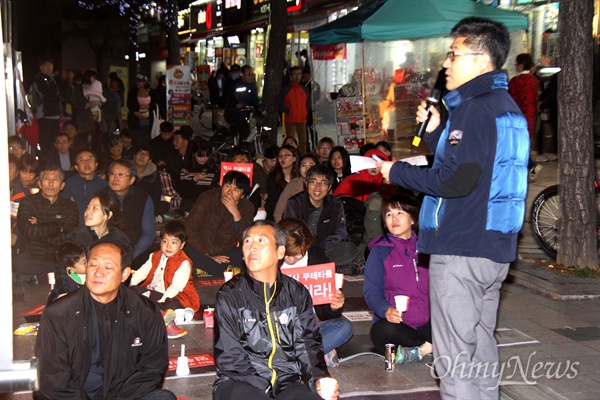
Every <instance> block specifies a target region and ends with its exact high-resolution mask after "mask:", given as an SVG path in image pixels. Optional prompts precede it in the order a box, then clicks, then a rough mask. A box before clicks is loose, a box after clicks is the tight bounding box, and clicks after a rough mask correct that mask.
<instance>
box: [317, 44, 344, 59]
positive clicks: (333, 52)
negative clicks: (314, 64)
mask: <svg viewBox="0 0 600 400" xmlns="http://www.w3.org/2000/svg"><path fill="white" fill-rule="evenodd" d="M311 49H312V54H313V58H314V59H315V60H345V59H346V44H345V43H337V44H326V45H323V46H311Z"/></svg>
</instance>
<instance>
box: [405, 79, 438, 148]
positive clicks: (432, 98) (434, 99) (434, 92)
mask: <svg viewBox="0 0 600 400" xmlns="http://www.w3.org/2000/svg"><path fill="white" fill-rule="evenodd" d="M441 96H442V92H441V90H440V89H436V88H433V89H431V92H429V97H428V98H427V107H425V111H428V112H427V118H426V119H425V121H423V122H422V123H421V125H419V127H418V128H417V132H416V133H415V137H414V139H413V141H412V145H413V146H415V147H419V144H420V143H421V138H423V135H424V134H425V128H427V124H429V120H430V119H431V106H435V105H437V103H439V102H440V97H441Z"/></svg>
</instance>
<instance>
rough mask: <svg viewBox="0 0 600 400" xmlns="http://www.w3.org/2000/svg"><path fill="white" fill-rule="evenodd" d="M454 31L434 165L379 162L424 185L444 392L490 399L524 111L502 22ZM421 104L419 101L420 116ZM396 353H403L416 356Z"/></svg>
mask: <svg viewBox="0 0 600 400" xmlns="http://www.w3.org/2000/svg"><path fill="white" fill-rule="evenodd" d="M451 36H452V37H454V42H453V43H452V46H451V47H450V51H449V52H448V55H447V58H446V61H445V62H444V67H445V68H447V70H446V78H447V80H446V88H447V89H448V90H449V91H450V92H449V93H448V94H447V95H446V96H445V97H444V105H445V106H446V107H447V108H448V112H449V119H448V121H447V123H446V124H445V125H442V124H440V113H439V112H438V110H436V109H435V108H434V107H431V108H430V112H431V120H430V121H429V124H428V125H427V127H426V131H427V132H428V134H427V135H425V139H426V140H427V142H428V144H429V147H430V148H431V149H432V150H434V152H435V160H434V162H433V166H432V167H431V168H425V169H421V168H419V167H414V166H411V165H408V164H407V163H403V162H396V163H393V162H379V163H378V167H380V168H381V172H382V173H383V176H384V178H385V179H388V180H389V181H390V182H391V183H392V184H394V185H399V186H403V187H406V188H409V189H412V190H418V191H420V192H422V193H424V194H425V195H426V196H425V198H424V200H423V205H422V207H421V214H420V218H419V228H420V229H419V244H418V250H419V251H420V252H423V253H427V254H431V262H430V265H429V278H430V296H431V325H432V331H433V348H434V366H435V369H436V372H437V374H438V376H439V377H440V378H441V385H440V392H441V394H442V398H444V399H446V398H449V399H450V398H452V399H497V398H498V378H499V377H498V376H497V375H494V374H491V373H490V371H491V370H492V369H493V368H494V363H497V362H498V350H497V348H496V341H495V339H494V329H495V327H496V315H497V311H498V302H499V300H500V288H501V285H502V281H504V279H505V277H506V274H507V273H508V267H509V263H510V262H511V261H513V260H514V259H515V258H516V254H517V234H518V233H519V230H520V229H521V226H522V224H523V216H524V212H525V196H526V194H527V161H528V158H529V137H528V132H527V121H526V120H525V118H524V117H523V115H522V114H521V111H520V110H519V107H518V106H517V104H516V103H515V102H514V101H513V99H512V98H511V96H510V95H509V94H508V78H507V76H506V73H505V72H504V71H502V70H500V68H502V65H503V64H504V62H505V61H506V57H507V54H508V51H509V49H510V36H509V34H508V31H507V30H506V28H505V27H504V26H503V25H502V24H500V23H497V22H493V21H490V20H487V19H483V18H477V17H469V18H465V19H463V20H462V21H460V22H459V23H458V24H457V25H456V26H455V27H454V28H453V29H452V31H451ZM427 113H428V111H427V110H426V108H425V104H424V103H423V104H422V105H421V106H420V107H419V109H418V111H417V122H419V123H422V122H423V121H425V120H426V118H427ZM399 350H401V349H399ZM397 354H399V355H401V356H400V358H402V356H407V357H408V358H409V360H408V361H410V358H411V357H413V356H416V357H421V355H420V354H416V355H415V354H406V353H405V352H402V351H398V352H397ZM397 361H404V360H402V359H400V360H399V359H398V357H397ZM460 371H467V372H466V373H461V372H460ZM465 374H466V376H465Z"/></svg>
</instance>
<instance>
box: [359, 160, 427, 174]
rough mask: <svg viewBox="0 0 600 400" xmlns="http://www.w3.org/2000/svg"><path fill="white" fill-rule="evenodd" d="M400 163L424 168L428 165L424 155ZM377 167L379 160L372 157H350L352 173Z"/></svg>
mask: <svg viewBox="0 0 600 400" xmlns="http://www.w3.org/2000/svg"><path fill="white" fill-rule="evenodd" d="M398 161H402V162H407V163H409V164H411V165H417V166H423V165H427V157H425V156H424V155H419V156H413V157H406V158H401V159H400V160H398ZM376 167H377V160H375V159H373V158H370V157H363V156H350V171H351V172H352V173H353V174H354V173H355V172H358V171H362V170H363V169H370V168H376Z"/></svg>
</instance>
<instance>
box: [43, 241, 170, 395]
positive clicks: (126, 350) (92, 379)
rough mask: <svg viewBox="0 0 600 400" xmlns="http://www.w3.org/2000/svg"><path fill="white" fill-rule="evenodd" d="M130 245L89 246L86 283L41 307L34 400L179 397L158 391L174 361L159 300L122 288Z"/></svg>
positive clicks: (130, 256)
mask: <svg viewBox="0 0 600 400" xmlns="http://www.w3.org/2000/svg"><path fill="white" fill-rule="evenodd" d="M131 259H132V255H131V248H129V246H126V245H123V244H121V243H117V242H110V241H100V242H99V243H97V244H96V245H94V247H92V248H91V249H90V253H89V256H88V265H87V270H86V283H85V286H84V287H82V288H81V289H79V290H78V291H76V292H74V293H73V294H71V295H69V296H66V297H65V298H63V299H61V300H60V301H57V302H55V303H53V304H51V305H50V306H48V308H46V310H45V311H44V314H43V315H42V319H41V322H40V329H39V331H38V335H37V341H36V349H35V355H36V357H37V358H38V360H39V367H40V388H39V391H38V392H36V393H35V394H34V398H36V399H134V398H135V399H142V398H143V399H146V400H148V399H152V400H175V399H176V397H175V395H174V394H173V393H171V392H170V391H168V390H161V389H160V387H161V384H162V380H163V378H164V374H165V371H166V370H167V366H168V364H169V354H168V341H167V335H166V331H165V327H164V320H163V317H162V315H161V313H160V310H159V308H158V306H157V305H156V304H155V303H153V302H151V301H150V300H148V299H146V298H144V297H143V296H139V295H137V294H136V293H135V292H133V291H132V290H130V289H129V288H127V287H125V286H124V285H123V284H122V283H123V282H124V281H126V280H127V278H129V275H130V274H131V268H130V267H129V266H130V265H131Z"/></svg>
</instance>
